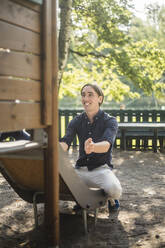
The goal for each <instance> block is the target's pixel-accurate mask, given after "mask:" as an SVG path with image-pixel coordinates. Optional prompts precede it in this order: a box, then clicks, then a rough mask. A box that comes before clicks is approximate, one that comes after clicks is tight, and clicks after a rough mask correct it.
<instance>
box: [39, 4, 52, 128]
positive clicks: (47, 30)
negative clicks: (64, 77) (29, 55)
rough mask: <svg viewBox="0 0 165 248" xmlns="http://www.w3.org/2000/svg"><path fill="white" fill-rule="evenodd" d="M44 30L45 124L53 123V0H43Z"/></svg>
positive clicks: (43, 120)
mask: <svg viewBox="0 0 165 248" xmlns="http://www.w3.org/2000/svg"><path fill="white" fill-rule="evenodd" d="M43 4H44V7H43V13H42V20H43V23H42V25H43V32H42V38H43V39H42V40H43V42H42V50H43V51H42V52H41V54H42V56H43V65H42V67H43V68H42V76H43V80H44V83H43V86H42V96H43V106H42V110H43V112H42V122H43V124H45V125H51V124H52V25H51V23H52V18H51V1H47V0H46V1H44V2H43Z"/></svg>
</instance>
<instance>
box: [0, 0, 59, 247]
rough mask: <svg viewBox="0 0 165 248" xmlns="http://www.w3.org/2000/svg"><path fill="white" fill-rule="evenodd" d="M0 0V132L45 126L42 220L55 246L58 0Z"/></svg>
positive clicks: (56, 213)
mask: <svg viewBox="0 0 165 248" xmlns="http://www.w3.org/2000/svg"><path fill="white" fill-rule="evenodd" d="M0 3H1V8H0V32H1V35H0V115H1V118H0V132H8V131H16V130H21V129H34V130H35V129H39V128H44V129H45V130H46V132H47V135H48V140H49V142H48V146H47V149H46V157H47V158H46V163H44V172H45V173H44V175H43V177H44V185H43V187H44V192H45V226H46V230H48V238H50V240H51V241H50V242H51V245H53V246H55V247H58V245H59V209H58V200H59V176H58V85H57V74H58V45H57V1H54V0H44V1H38V0H37V1H35V0H33V1H29V0H13V1H10V0H0ZM32 143H33V142H32ZM35 145H36V147H38V146H40V144H39V143H38V142H36V143H35V144H34V146H33V149H34V148H35ZM41 147H42V144H41ZM48 227H49V228H48Z"/></svg>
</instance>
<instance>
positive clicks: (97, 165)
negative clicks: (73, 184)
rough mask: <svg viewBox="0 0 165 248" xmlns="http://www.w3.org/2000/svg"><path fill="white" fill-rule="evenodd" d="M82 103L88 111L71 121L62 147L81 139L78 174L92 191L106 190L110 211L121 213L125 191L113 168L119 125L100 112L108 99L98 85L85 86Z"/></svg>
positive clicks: (66, 148)
mask: <svg viewBox="0 0 165 248" xmlns="http://www.w3.org/2000/svg"><path fill="white" fill-rule="evenodd" d="M81 99H82V105H83V107H84V110H85V111H84V112H83V113H82V114H80V115H78V116H76V117H75V118H74V119H73V120H71V122H70V123H69V125H68V127H67V131H66V135H65V136H64V137H63V138H62V139H61V140H60V144H61V146H62V148H63V149H64V150H65V151H66V150H68V149H69V147H70V145H71V142H72V141H73V139H74V137H75V135H76V134H77V135H78V139H79V158H78V160H77V162H76V166H75V168H76V172H77V174H78V175H79V176H80V177H81V178H82V179H83V180H84V182H85V183H86V184H87V185H88V186H89V187H93V188H94V187H95V188H101V189H103V190H104V193H105V194H106V195H107V196H108V198H109V200H108V208H109V211H114V210H118V208H119V201H118V199H119V198H120V196H121V193H122V188H121V185H120V182H119V180H118V179H117V177H116V176H115V174H114V173H113V172H112V167H113V165H112V164H111V160H112V148H113V144H114V141H115V138H116V134H117V127H118V125H117V121H116V119H115V118H114V117H111V116H109V115H108V114H107V113H105V112H104V111H102V110H101V109H100V106H101V104H102V102H103V99H104V95H103V92H102V90H101V89H100V88H99V86H98V85H96V84H85V85H84V86H83V87H82V89H81Z"/></svg>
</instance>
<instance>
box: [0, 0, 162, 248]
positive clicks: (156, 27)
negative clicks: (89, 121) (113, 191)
mask: <svg viewBox="0 0 165 248" xmlns="http://www.w3.org/2000/svg"><path fill="white" fill-rule="evenodd" d="M0 2H1V9H0V32H1V35H0V114H1V118H0V138H1V137H3V134H5V135H7V136H5V138H4V139H3V140H1V142H0V172H1V174H0V193H1V201H0V217H1V221H0V247H2V248H9V247H13V248H14V247H16V248H18V247H24V248H35V247H37V248H44V247H48V248H49V247H56V248H57V247H62V248H69V247H70V248H72V247H73V248H76V247H77V248H78V247H79V248H82V247H84V248H86V247H99V248H103V247H112V248H113V247H114V248H117V247H121V248H125V247H128V248H129V247H130V248H134V247H143V248H150V247H153V248H161V247H165V235H164V224H165V218H164V214H163V213H164V210H165V206H164V200H165V199H164V198H165V196H164V185H165V172H164V166H165V153H164V152H165V112H164V106H165V98H164V95H165V86H164V85H165V83H164V82H165V81H164V75H165V74H164V66H165V47H164V33H163V31H162V30H163V27H164V21H163V20H164V19H163V15H164V11H165V9H164V6H159V5H158V4H155V5H152V4H151V5H148V7H147V10H148V12H147V13H148V14H147V16H148V21H146V24H145V25H146V26H145V25H143V21H142V20H140V19H138V18H137V19H136V17H134V16H131V13H132V12H131V8H130V5H129V0H126V1H121V2H120V3H118V1H116V0H114V1H112V2H111V1H98V0H93V1H91V2H90V1H89V3H87V2H86V1H84V0H81V1H77V0H76V1H71V0H67V1H64V0H61V1H59V6H58V5H57V4H58V3H57V1H54V0H23V1H20V0H0ZM96 27H97V28H96ZM137 27H139V30H138V32H137ZM89 82H90V83H92V82H94V83H95V84H98V85H99V86H100V87H102V89H103V91H104V102H103V104H102V106H101V107H102V109H103V110H104V111H105V112H106V113H108V115H109V116H113V117H115V118H116V120H117V122H118V131H117V134H116V138H115V141H114V147H113V157H112V163H113V165H114V169H113V171H114V173H115V174H116V175H117V177H118V178H119V180H120V182H121V185H122V187H123V194H122V197H121V199H120V211H119V212H117V213H114V214H109V212H108V210H107V198H106V195H103V194H102V191H101V190H100V189H99V190H92V189H89V188H88V187H87V186H86V185H85V183H82V182H80V180H79V179H78V177H77V176H76V175H75V172H74V168H73V166H74V165H75V163H76V160H77V158H78V149H79V141H78V139H77V137H76V138H75V139H74V140H73V142H72V144H71V148H70V150H69V151H68V152H67V153H66V152H64V151H62V150H61V148H60V147H59V138H61V137H63V136H64V135H65V133H66V130H67V126H68V124H69V122H70V121H71V120H72V119H73V118H74V117H75V116H79V115H81V113H82V112H83V109H82V105H81V104H80V103H81V96H80V94H79V92H80V89H81V87H82V85H84V84H86V83H89ZM20 130H26V131H27V132H29V134H30V139H29V140H24V139H22V138H21V139H19V140H17V138H15V137H10V133H11V132H12V133H16V132H19V131H20ZM81 193H82V194H81ZM75 202H76V203H78V204H80V206H81V207H82V212H81V213H80V214H78V213H75V212H74V211H73V206H74V204H75Z"/></svg>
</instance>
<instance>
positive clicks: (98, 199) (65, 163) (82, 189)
mask: <svg viewBox="0 0 165 248" xmlns="http://www.w3.org/2000/svg"><path fill="white" fill-rule="evenodd" d="M59 151H60V156H59V172H60V175H61V176H62V178H63V180H64V182H65V184H66V185H67V186H68V188H69V189H70V191H71V192H72V194H73V196H74V198H75V200H76V202H78V204H79V205H80V206H81V207H82V208H84V209H88V210H90V209H97V208H99V207H101V206H103V205H105V203H106V200H107V199H106V197H105V196H104V195H103V192H102V190H101V189H90V188H88V186H87V185H86V184H85V183H84V182H83V181H82V180H81V178H80V177H79V176H78V175H77V173H76V172H75V169H74V168H73V166H72V164H71V162H70V160H69V158H68V155H67V153H66V152H64V151H63V150H62V148H61V147H60V146H59Z"/></svg>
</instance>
